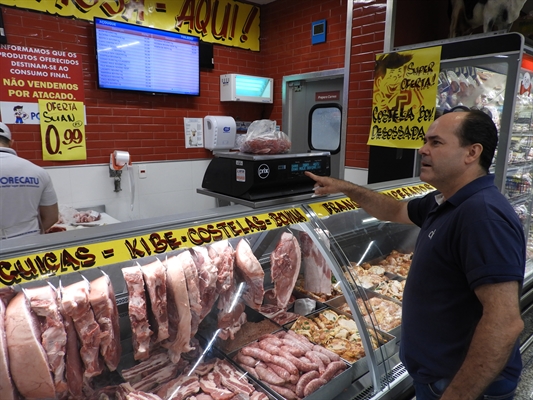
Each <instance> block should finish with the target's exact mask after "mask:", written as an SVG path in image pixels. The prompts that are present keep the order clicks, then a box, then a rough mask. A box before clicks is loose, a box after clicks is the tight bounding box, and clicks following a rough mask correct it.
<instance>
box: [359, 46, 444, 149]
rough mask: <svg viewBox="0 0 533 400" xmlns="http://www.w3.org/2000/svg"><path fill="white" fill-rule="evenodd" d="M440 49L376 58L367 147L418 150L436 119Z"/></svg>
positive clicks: (417, 50)
mask: <svg viewBox="0 0 533 400" xmlns="http://www.w3.org/2000/svg"><path fill="white" fill-rule="evenodd" d="M440 53H441V47H440V46H437V47H430V48H425V49H416V50H409V51H402V52H393V53H386V54H378V55H376V65H375V68H374V95H373V102H372V126H371V127H370V137H369V138H368V143H367V144H369V145H373V146H383V147H395V148H403V149H418V148H420V147H422V145H423V139H424V135H425V133H426V131H427V129H428V128H429V126H430V125H431V123H432V122H433V120H434V119H435V109H436V97H437V87H438V75H439V68H440Z"/></svg>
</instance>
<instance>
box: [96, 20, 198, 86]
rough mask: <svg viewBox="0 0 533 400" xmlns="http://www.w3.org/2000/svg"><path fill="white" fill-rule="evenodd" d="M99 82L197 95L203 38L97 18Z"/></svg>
mask: <svg viewBox="0 0 533 400" xmlns="http://www.w3.org/2000/svg"><path fill="white" fill-rule="evenodd" d="M94 26H95V33H96V34H95V37H96V57H97V68H98V86H99V87H100V88H103V89H121V90H135V91H142V92H150V93H170V94H184V95H193V96H197V95H199V94H200V51H199V49H200V47H199V44H200V39H199V38H198V37H195V36H189V35H184V34H181V33H175V32H167V31H163V30H159V29H154V28H149V27H144V26H137V25H131V24H126V23H123V22H118V21H113V20H107V19H102V18H94Z"/></svg>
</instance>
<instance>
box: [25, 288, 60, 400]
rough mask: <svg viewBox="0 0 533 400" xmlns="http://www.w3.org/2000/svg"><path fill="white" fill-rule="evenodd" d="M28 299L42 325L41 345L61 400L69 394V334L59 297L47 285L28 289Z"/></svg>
mask: <svg viewBox="0 0 533 400" xmlns="http://www.w3.org/2000/svg"><path fill="white" fill-rule="evenodd" d="M26 298H27V299H28V300H29V301H30V307H31V309H32V311H33V312H34V313H35V314H36V315H37V316H38V319H39V322H40V323H41V344H42V345H43V348H44V350H45V351H46V355H47V356H48V364H49V365H50V370H51V371H52V376H53V377H54V384H55V387H56V393H57V395H58V397H59V398H62V397H63V396H64V395H66V393H67V381H66V379H65V347H66V344H67V333H66V332H65V325H64V324H63V318H62V317H61V314H60V313H59V307H58V304H57V299H58V295H57V293H56V291H55V290H54V289H52V287H51V286H48V285H46V286H42V287H39V288H33V289H27V290H26Z"/></svg>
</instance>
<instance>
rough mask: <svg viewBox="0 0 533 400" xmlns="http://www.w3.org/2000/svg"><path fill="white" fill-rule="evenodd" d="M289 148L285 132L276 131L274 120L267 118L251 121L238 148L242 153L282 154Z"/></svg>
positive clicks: (288, 140)
mask: <svg viewBox="0 0 533 400" xmlns="http://www.w3.org/2000/svg"><path fill="white" fill-rule="evenodd" d="M290 149H291V141H290V139H289V137H288V136H287V134H285V133H284V132H281V131H276V122H275V121H271V120H269V119H260V120H257V121H254V122H252V123H251V124H250V126H249V127H248V131H247V133H246V136H245V137H244V140H243V141H242V143H241V146H240V148H239V150H240V151H241V152H243V153H253V154H282V153H288V152H289V150H290Z"/></svg>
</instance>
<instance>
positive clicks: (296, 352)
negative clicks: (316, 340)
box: [278, 345, 305, 357]
mask: <svg viewBox="0 0 533 400" xmlns="http://www.w3.org/2000/svg"><path fill="white" fill-rule="evenodd" d="M278 349H279V350H280V353H279V354H280V355H283V354H287V353H290V354H292V355H293V356H294V357H301V356H303V355H304V354H305V350H302V349H299V348H297V347H293V346H287V345H283V346H281V347H278Z"/></svg>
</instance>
